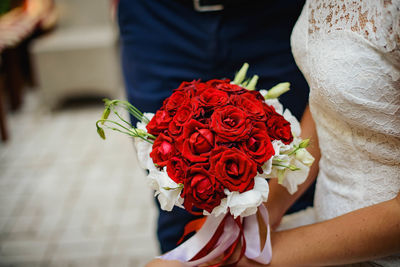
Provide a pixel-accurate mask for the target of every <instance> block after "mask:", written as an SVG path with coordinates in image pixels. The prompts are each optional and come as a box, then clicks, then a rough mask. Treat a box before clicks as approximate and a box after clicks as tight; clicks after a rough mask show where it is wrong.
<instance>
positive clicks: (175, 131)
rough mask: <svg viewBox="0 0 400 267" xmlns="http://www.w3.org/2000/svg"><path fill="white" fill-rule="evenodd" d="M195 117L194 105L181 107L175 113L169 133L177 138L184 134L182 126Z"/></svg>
mask: <svg viewBox="0 0 400 267" xmlns="http://www.w3.org/2000/svg"><path fill="white" fill-rule="evenodd" d="M192 116H193V108H192V105H190V104H186V105H183V106H181V107H180V108H179V109H178V110H177V111H176V113H175V116H174V117H173V119H172V121H171V122H170V124H169V126H168V131H169V133H170V134H171V135H173V136H177V135H180V134H181V132H182V128H183V127H182V126H183V125H184V124H185V123H186V122H187V121H189V120H190V119H191V118H192Z"/></svg>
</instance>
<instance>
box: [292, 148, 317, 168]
mask: <svg viewBox="0 0 400 267" xmlns="http://www.w3.org/2000/svg"><path fill="white" fill-rule="evenodd" d="M296 159H297V160H299V161H301V162H302V163H303V164H304V165H307V166H311V165H312V164H313V162H314V157H313V156H312V155H311V154H310V153H309V152H308V151H307V150H306V149H304V148H301V149H299V150H297V151H296Z"/></svg>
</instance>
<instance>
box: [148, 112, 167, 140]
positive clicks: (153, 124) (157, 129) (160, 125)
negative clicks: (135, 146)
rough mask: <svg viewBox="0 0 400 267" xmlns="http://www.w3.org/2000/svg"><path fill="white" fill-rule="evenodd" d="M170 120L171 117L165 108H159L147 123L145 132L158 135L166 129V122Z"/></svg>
mask: <svg viewBox="0 0 400 267" xmlns="http://www.w3.org/2000/svg"><path fill="white" fill-rule="evenodd" d="M171 120H172V117H171V116H169V114H168V112H167V111H166V110H164V109H159V110H158V111H157V112H156V114H155V115H154V117H153V118H152V119H151V121H150V122H149V123H148V124H147V126H146V129H147V132H148V133H149V134H152V135H159V134H160V133H162V132H163V131H165V130H166V129H168V124H169V123H170V122H171Z"/></svg>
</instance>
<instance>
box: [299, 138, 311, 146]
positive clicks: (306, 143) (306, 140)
mask: <svg viewBox="0 0 400 267" xmlns="http://www.w3.org/2000/svg"><path fill="white" fill-rule="evenodd" d="M309 144H310V139H304V140H303V141H301V143H300V144H299V148H306V147H308V145H309Z"/></svg>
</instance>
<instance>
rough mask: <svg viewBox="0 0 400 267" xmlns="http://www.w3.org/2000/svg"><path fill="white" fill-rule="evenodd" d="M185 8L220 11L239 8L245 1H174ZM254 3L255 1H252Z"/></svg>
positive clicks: (199, 10) (200, 10)
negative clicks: (227, 8)
mask: <svg viewBox="0 0 400 267" xmlns="http://www.w3.org/2000/svg"><path fill="white" fill-rule="evenodd" d="M175 1H178V2H180V3H182V4H184V5H186V6H191V7H192V8H193V9H194V10H196V11H198V12H213V11H221V10H224V9H225V8H226V7H231V6H239V5H240V4H245V3H246V2H248V1H246V0H175ZM252 1H255V0H252Z"/></svg>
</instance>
